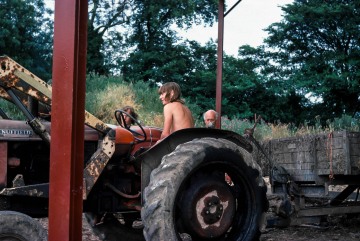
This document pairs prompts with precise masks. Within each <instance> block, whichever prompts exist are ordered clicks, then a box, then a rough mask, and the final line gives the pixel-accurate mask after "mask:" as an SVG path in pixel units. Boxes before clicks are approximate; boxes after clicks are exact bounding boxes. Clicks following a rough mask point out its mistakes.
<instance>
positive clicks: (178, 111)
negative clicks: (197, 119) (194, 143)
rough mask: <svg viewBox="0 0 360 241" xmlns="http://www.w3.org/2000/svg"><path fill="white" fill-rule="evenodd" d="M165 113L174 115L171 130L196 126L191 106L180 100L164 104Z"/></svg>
mask: <svg viewBox="0 0 360 241" xmlns="http://www.w3.org/2000/svg"><path fill="white" fill-rule="evenodd" d="M164 115H165V116H167V115H171V116H172V123H171V130H170V133H173V132H174V131H177V130H180V129H185V128H191V127H194V120H193V117H192V115H191V111H190V110H189V108H188V107H187V106H185V105H183V104H181V103H180V102H171V103H169V104H167V105H165V106H164Z"/></svg>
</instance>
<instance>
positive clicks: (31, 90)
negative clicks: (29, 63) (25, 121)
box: [0, 56, 52, 105]
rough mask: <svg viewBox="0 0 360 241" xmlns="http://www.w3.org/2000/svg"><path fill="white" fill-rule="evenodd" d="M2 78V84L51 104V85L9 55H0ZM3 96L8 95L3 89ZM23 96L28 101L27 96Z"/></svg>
mask: <svg viewBox="0 0 360 241" xmlns="http://www.w3.org/2000/svg"><path fill="white" fill-rule="evenodd" d="M0 80H1V81H0V85H1V86H3V87H5V88H14V89H17V90H19V91H21V92H22V93H24V94H26V95H29V96H32V97H34V98H35V99H37V100H39V101H41V102H43V103H46V104H48V105H51V90H52V88H51V86H50V85H48V84H47V83H46V82H45V81H43V80H41V79H40V78H39V77H37V76H36V75H34V74H33V73H31V72H30V71H29V70H27V69H26V68H24V67H23V66H21V65H20V64H18V63H17V62H15V61H14V60H13V59H11V58H9V57H7V56H1V57H0ZM1 96H5V97H6V94H5V93H4V92H3V91H1ZM22 97H23V98H21V99H22V100H23V102H26V99H27V96H22ZM25 97H26V98H25ZM6 99H8V98H6Z"/></svg>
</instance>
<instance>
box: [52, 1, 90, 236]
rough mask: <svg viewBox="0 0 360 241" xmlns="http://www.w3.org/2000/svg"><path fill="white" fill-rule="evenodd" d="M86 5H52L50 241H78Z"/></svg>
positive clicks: (65, 3)
mask: <svg viewBox="0 0 360 241" xmlns="http://www.w3.org/2000/svg"><path fill="white" fill-rule="evenodd" d="M87 15H88V1H87V0H61V1H55V22H54V23H55V27H54V51H53V88H52V90H53V93H52V109H51V114H52V116H51V152H50V199H49V240H50V241H56V240H59V241H66V240H71V241H78V240H82V189H83V186H82V183H83V182H82V179H83V160H84V120H85V115H84V110H85V79H86V46H87Z"/></svg>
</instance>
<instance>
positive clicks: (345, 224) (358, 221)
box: [40, 215, 360, 241]
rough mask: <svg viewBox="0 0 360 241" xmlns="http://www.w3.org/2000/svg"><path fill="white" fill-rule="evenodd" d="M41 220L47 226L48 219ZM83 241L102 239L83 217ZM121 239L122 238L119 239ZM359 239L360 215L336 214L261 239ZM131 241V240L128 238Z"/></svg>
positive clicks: (265, 234)
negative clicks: (324, 220)
mask: <svg viewBox="0 0 360 241" xmlns="http://www.w3.org/2000/svg"><path fill="white" fill-rule="evenodd" d="M40 222H41V223H42V224H43V226H44V227H45V228H47V219H41V220H40ZM82 231H83V232H82V240H83V241H100V239H99V238H98V237H97V236H96V235H95V234H94V233H93V232H92V230H91V228H90V226H89V225H88V223H87V221H86V219H85V218H83V230H82ZM119 240H120V241H121V239H119ZM333 240H334V241H335V240H337V241H359V240H360V215H356V216H353V217H348V216H345V215H344V216H335V217H330V218H328V222H325V223H324V224H322V225H321V226H320V225H302V226H292V227H287V228H267V229H265V231H264V232H263V234H262V235H261V237H260V241H333ZM127 241H130V240H127Z"/></svg>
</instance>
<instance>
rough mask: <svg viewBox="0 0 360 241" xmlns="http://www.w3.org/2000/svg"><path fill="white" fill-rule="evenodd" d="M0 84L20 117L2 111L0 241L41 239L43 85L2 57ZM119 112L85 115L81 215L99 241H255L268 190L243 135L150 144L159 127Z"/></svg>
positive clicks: (45, 161) (47, 134) (46, 100)
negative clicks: (107, 116)
mask: <svg viewBox="0 0 360 241" xmlns="http://www.w3.org/2000/svg"><path fill="white" fill-rule="evenodd" d="M0 86H1V88H0V95H1V97H3V99H5V100H7V101H10V102H12V103H14V104H15V105H16V106H17V107H18V108H19V109H20V110H21V111H22V112H23V113H24V115H25V116H26V118H27V120H25V121H16V120H11V119H9V118H8V117H7V115H6V114H5V112H3V111H1V113H0V114H1V115H2V117H3V119H1V120H0V240H7V239H8V238H10V239H11V238H12V239H14V240H31V241H33V240H42V239H46V235H45V234H44V233H46V232H44V230H43V229H42V228H41V227H39V225H37V223H36V220H34V219H32V218H33V217H46V216H47V215H48V198H49V162H50V151H51V150H50V145H49V143H50V142H51V122H50V121H48V120H46V119H48V116H45V117H44V116H42V115H39V114H38V113H39V112H44V111H41V110H47V111H49V110H50V109H51V93H52V91H51V86H50V85H48V84H47V83H45V82H44V81H42V80H41V79H39V78H38V77H36V76H35V75H34V74H32V73H31V72H29V71H28V70H26V69H25V68H24V67H22V66H21V65H19V64H18V63H16V62H15V61H13V60H12V59H10V58H9V57H6V56H4V57H0ZM126 114H127V113H126V112H123V111H121V110H116V111H115V114H114V118H116V120H117V121H118V123H119V125H107V124H105V123H103V122H102V121H101V120H99V119H97V118H96V117H94V116H93V115H91V114H90V113H88V112H86V113H85V137H84V141H85V145H84V181H83V183H84V185H83V190H84V193H83V212H84V213H86V216H87V217H88V220H89V222H90V224H91V225H92V227H93V229H94V230H95V231H96V233H97V234H99V237H101V238H102V239H104V240H153V241H159V240H174V241H176V240H179V241H180V240H202V241H205V240H231V241H233V240H257V239H259V237H260V228H261V225H262V222H263V221H264V215H265V212H266V210H267V207H268V201H267V199H266V185H265V183H264V180H263V177H262V171H261V169H260V167H259V165H258V164H257V162H256V161H254V160H253V156H252V154H251V152H252V145H251V144H250V142H248V140H247V139H246V138H244V137H242V136H240V135H238V134H236V133H234V132H231V131H225V130H219V129H205V128H191V129H184V130H180V131H177V132H174V133H173V134H171V135H170V136H168V137H167V138H165V139H164V140H163V141H161V142H160V143H159V144H156V145H155V143H156V142H157V140H159V137H160V135H161V131H162V130H161V129H159V128H154V127H147V126H142V125H141V124H140V123H139V122H138V121H136V120H134V121H135V123H136V125H135V126H134V127H131V128H129V127H126V126H122V125H121V124H120V123H124V122H123V121H122V120H121V118H123V115H126ZM59 148H61V147H59ZM225 177H227V178H225ZM229 180H231V182H229ZM19 220H22V223H25V224H26V225H25V224H24V225H22V226H21V227H20V226H19ZM136 223H137V224H142V225H134V224H136Z"/></svg>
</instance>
